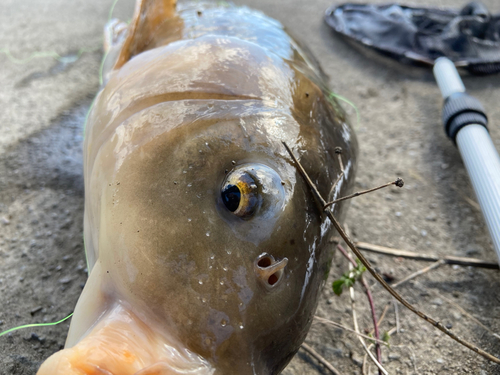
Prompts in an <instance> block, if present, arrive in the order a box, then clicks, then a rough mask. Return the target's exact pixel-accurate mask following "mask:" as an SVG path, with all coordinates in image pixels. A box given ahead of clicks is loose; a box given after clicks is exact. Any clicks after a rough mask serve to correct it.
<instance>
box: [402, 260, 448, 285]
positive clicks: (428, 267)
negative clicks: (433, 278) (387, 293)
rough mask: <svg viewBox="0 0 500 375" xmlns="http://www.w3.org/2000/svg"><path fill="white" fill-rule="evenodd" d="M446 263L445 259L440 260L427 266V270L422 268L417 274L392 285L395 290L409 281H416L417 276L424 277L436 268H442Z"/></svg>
mask: <svg viewBox="0 0 500 375" xmlns="http://www.w3.org/2000/svg"><path fill="white" fill-rule="evenodd" d="M444 263H445V261H444V259H440V260H438V261H437V262H434V263H432V264H431V265H430V266H427V267H425V268H422V269H421V270H418V271H417V272H414V273H412V274H411V275H408V276H406V277H405V278H404V279H403V280H401V281H398V282H397V283H395V284H392V287H393V288H397V287H398V286H400V285H401V284H404V283H405V282H407V281H408V280H411V279H414V278H415V277H417V276H420V275H423V274H424V273H426V272H429V271H431V270H433V269H435V268H438V267H439V266H442V265H443V264H444Z"/></svg>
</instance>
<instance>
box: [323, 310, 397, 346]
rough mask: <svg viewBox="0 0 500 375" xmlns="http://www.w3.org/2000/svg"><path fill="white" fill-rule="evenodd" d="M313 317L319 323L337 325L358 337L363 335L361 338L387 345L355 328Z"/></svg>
mask: <svg viewBox="0 0 500 375" xmlns="http://www.w3.org/2000/svg"><path fill="white" fill-rule="evenodd" d="M314 319H315V320H317V321H318V322H319V323H323V324H331V325H332V326H334V327H338V328H341V329H344V330H346V331H349V332H352V333H354V334H356V335H358V336H360V337H363V338H365V339H367V340H370V341H373V342H376V343H378V344H381V345H385V346H389V345H388V344H387V343H386V342H385V341H383V340H377V339H374V338H373V337H370V336H367V335H363V334H362V333H361V332H356V331H355V330H353V329H351V328H349V327H346V326H344V325H342V324H340V323H337V322H334V321H333V320H328V319H325V318H322V317H320V316H317V315H315V316H314Z"/></svg>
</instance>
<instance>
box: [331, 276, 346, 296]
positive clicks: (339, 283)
mask: <svg viewBox="0 0 500 375" xmlns="http://www.w3.org/2000/svg"><path fill="white" fill-rule="evenodd" d="M343 286H344V280H342V279H339V280H335V281H334V282H333V284H332V288H333V293H335V294H336V295H337V296H340V295H341V294H342V287H343Z"/></svg>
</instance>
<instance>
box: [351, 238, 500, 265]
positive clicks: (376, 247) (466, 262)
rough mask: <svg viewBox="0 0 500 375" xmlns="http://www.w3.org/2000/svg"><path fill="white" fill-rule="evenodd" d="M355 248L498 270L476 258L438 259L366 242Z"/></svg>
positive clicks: (431, 255)
mask: <svg viewBox="0 0 500 375" xmlns="http://www.w3.org/2000/svg"><path fill="white" fill-rule="evenodd" d="M356 247H358V248H359V249H362V250H366V251H370V252H372V253H377V254H383V255H389V256H395V257H401V258H407V259H414V260H423V261H426V262H437V261H439V260H441V259H442V260H444V263H445V264H458V265H461V266H471V267H479V268H491V269H499V266H498V263H492V262H487V261H484V260H481V259H476V258H467V257H454V256H450V255H447V256H445V257H439V256H437V255H433V254H422V253H416V252H413V251H407V250H399V249H393V248H390V247H385V246H379V245H373V244H371V243H366V242H356Z"/></svg>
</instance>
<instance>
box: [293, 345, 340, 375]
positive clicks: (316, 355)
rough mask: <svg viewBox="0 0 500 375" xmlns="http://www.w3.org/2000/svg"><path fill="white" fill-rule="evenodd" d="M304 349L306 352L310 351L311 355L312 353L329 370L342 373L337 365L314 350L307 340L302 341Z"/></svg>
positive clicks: (336, 373)
mask: <svg viewBox="0 0 500 375" xmlns="http://www.w3.org/2000/svg"><path fill="white" fill-rule="evenodd" d="M301 347H302V349H304V350H305V351H306V352H308V353H309V354H310V355H312V356H313V357H314V358H316V359H317V360H318V361H319V362H320V363H321V364H322V365H323V366H325V367H326V368H327V369H328V370H330V371H331V372H332V374H334V375H342V374H341V373H340V372H339V371H338V370H337V369H336V368H335V367H333V366H332V365H331V363H330V362H328V361H327V360H326V359H325V358H324V357H323V356H322V355H321V354H319V353H318V352H317V351H316V350H314V349H313V348H312V347H310V346H309V345H307V344H306V343H305V342H304V343H302V346H301Z"/></svg>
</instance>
